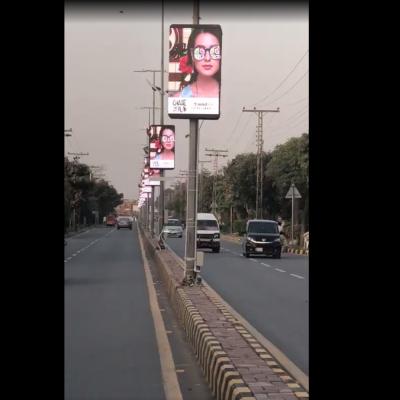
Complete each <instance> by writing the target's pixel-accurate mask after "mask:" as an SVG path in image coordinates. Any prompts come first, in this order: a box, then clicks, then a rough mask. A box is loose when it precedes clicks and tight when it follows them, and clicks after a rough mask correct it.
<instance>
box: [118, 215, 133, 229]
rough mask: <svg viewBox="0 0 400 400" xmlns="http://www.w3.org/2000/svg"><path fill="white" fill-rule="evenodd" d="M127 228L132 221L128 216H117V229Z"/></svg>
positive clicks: (130, 226)
mask: <svg viewBox="0 0 400 400" xmlns="http://www.w3.org/2000/svg"><path fill="white" fill-rule="evenodd" d="M120 228H129V229H132V221H131V219H130V218H129V217H118V219H117V229H120Z"/></svg>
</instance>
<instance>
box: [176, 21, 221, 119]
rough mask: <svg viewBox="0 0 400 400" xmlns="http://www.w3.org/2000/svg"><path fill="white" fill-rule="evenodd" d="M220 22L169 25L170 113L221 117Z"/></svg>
mask: <svg viewBox="0 0 400 400" xmlns="http://www.w3.org/2000/svg"><path fill="white" fill-rule="evenodd" d="M221 61H222V30H221V26H220V25H176V24H174V25H171V26H170V28H169V75H168V115H169V117H170V118H187V119H189V118H198V119H218V118H219V116H220V98H221Z"/></svg>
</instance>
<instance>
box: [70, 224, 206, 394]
mask: <svg viewBox="0 0 400 400" xmlns="http://www.w3.org/2000/svg"><path fill="white" fill-rule="evenodd" d="M67 243H68V244H67V245H66V246H65V257H64V323H65V339H64V340H65V343H64V369H65V378H64V383H65V399H66V400H72V399H74V400H75V399H76V400H77V399H79V400H82V399H85V400H89V399H90V400H92V399H93V400H94V399H131V400H132V399H138V400H146V399H148V400H150V399H151V400H163V399H165V398H166V396H165V394H164V387H163V379H162V368H161V362H160V359H161V358H162V357H163V355H162V352H160V351H159V346H158V344H157V337H156V336H157V335H156V331H155V325H154V322H153V318H152V312H151V310H150V301H151V300H150V299H149V290H148V289H147V285H146V275H145V269H144V266H143V260H142V256H141V252H140V245H139V241H138V232H137V228H136V225H134V227H133V230H129V229H121V230H116V229H115V228H106V227H100V228H99V227H98V228H94V229H91V230H89V231H87V232H83V233H80V234H78V235H76V236H73V237H71V238H68V239H67ZM150 276H151V275H150ZM153 280H154V277H153ZM155 284H156V283H155V282H154V281H153V282H152V283H151V285H155ZM159 286H160V285H156V286H155V288H157V290H158V292H157V296H159V300H158V302H159V303H160V304H161V307H162V309H161V310H160V306H158V304H157V307H158V310H159V311H163V313H162V314H165V316H163V317H162V318H161V319H163V318H164V319H165V321H164V324H165V328H164V327H163V330H165V329H167V330H168V331H166V330H165V332H166V334H167V333H168V335H169V339H168V341H169V344H170V346H171V350H172V356H173V362H174V365H173V368H172V371H176V373H177V374H178V375H179V376H178V380H179V386H180V390H181V392H182V397H180V398H182V399H183V400H200V399H206V400H208V399H211V398H212V396H211V394H210V391H209V388H208V386H207V384H206V383H205V382H204V379H203V376H202V373H201V371H200V368H199V367H198V366H197V363H196V360H195V357H194V355H193V352H192V351H191V349H190V347H189V345H188V344H187V343H186V342H185V338H184V336H183V334H182V332H181V328H180V326H179V323H178V322H177V321H176V320H174V315H173V312H172V311H171V310H170V309H169V306H168V302H167V301H166V296H165V295H164V294H163V292H162V289H160V288H159ZM157 296H156V294H155V293H154V298H156V297H157ZM152 304H154V302H153V303H152ZM157 329H158V330H159V327H157ZM164 347H165V346H164ZM163 351H165V350H163ZM175 375H176V374H175ZM164 382H165V379H164ZM167 384H168V382H167ZM177 398H178V397H177Z"/></svg>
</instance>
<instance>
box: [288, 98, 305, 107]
mask: <svg viewBox="0 0 400 400" xmlns="http://www.w3.org/2000/svg"><path fill="white" fill-rule="evenodd" d="M304 100H308V96H306V97H303V98H302V99H300V100H298V101H295V102H294V103H289V104H287V106H288V107H289V106H294V105H295V104H298V103H301V102H302V101H304Z"/></svg>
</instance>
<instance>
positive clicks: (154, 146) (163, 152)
mask: <svg viewBox="0 0 400 400" xmlns="http://www.w3.org/2000/svg"><path fill="white" fill-rule="evenodd" d="M150 130H151V135H150V138H149V161H150V162H149V166H150V168H151V169H160V170H170V169H175V152H176V140H175V139H176V134H175V125H151V126H150ZM172 144H173V145H172Z"/></svg>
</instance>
